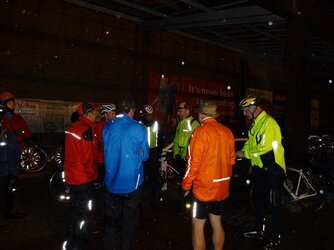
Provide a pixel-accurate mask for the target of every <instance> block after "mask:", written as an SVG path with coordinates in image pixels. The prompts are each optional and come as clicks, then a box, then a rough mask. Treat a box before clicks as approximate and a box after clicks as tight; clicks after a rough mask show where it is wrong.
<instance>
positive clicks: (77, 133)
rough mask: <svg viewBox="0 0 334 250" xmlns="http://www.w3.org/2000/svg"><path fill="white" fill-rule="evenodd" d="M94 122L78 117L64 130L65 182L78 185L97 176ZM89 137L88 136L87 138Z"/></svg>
mask: <svg viewBox="0 0 334 250" xmlns="http://www.w3.org/2000/svg"><path fill="white" fill-rule="evenodd" d="M94 126H95V124H94V122H92V121H91V120H89V119H87V118H85V117H80V119H79V120H78V121H76V122H75V123H73V124H72V125H71V126H70V127H69V128H68V129H67V131H66V132H65V133H66V140H65V159H64V171H65V180H66V183H68V184H70V185H80V184H84V183H87V182H91V181H94V180H96V179H97V178H98V174H99V173H98V167H97V150H98V149H97V136H96V133H95V127H94ZM89 137H90V138H89Z"/></svg>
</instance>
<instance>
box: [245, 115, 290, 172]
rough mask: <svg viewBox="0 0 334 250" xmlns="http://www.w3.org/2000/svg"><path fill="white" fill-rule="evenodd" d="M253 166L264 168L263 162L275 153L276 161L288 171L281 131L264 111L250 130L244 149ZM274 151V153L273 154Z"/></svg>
mask: <svg viewBox="0 0 334 250" xmlns="http://www.w3.org/2000/svg"><path fill="white" fill-rule="evenodd" d="M242 151H243V152H244V156H245V158H247V159H250V160H251V165H252V166H258V167H260V168H263V161H264V159H265V158H268V157H267V156H270V154H271V153H272V152H273V154H274V157H273V158H274V159H273V161H275V162H276V163H277V164H278V165H279V166H280V167H281V168H282V169H283V170H284V172H285V171H286V167H285V160H284V148H283V146H282V135H281V129H280V127H279V125H278V124H277V122H276V121H275V119H274V118H272V117H271V116H270V115H268V114H267V113H266V112H265V111H262V112H261V113H260V114H259V115H258V116H257V117H256V119H255V121H254V122H253V124H252V125H251V127H250V129H249V130H248V140H247V141H246V143H245V145H244V147H243V148H242ZM271 151H272V152H271Z"/></svg>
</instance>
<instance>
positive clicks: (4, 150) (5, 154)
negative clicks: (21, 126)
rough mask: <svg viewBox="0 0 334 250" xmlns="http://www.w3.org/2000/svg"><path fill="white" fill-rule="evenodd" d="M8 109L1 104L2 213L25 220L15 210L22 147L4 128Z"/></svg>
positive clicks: (11, 217)
mask: <svg viewBox="0 0 334 250" xmlns="http://www.w3.org/2000/svg"><path fill="white" fill-rule="evenodd" d="M5 113H6V108H5V107H4V106H2V105H1V104H0V211H1V215H2V216H3V217H5V218H7V219H18V218H24V217H25V216H26V214H25V213H22V212H17V211H15V210H14V194H15V190H16V182H17V179H18V174H19V166H20V145H19V142H18V140H17V138H16V134H15V133H13V132H11V131H9V130H7V129H6V128H4V127H3V126H2V123H3V116H4V115H5Z"/></svg>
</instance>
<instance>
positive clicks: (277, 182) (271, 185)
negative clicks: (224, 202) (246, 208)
mask: <svg viewBox="0 0 334 250" xmlns="http://www.w3.org/2000/svg"><path fill="white" fill-rule="evenodd" d="M272 167H275V168H274V171H273V168H271V167H270V168H267V167H266V169H267V170H264V169H261V168H259V167H257V166H255V167H253V169H252V177H253V183H254V189H253V192H254V196H253V198H254V206H255V215H256V230H263V225H264V219H265V216H266V214H267V213H268V212H269V213H270V214H271V215H272V217H271V221H272V224H271V235H272V237H273V238H276V237H278V236H279V235H280V231H281V205H282V195H283V188H284V187H283V181H284V171H283V169H282V168H281V167H280V166H278V165H275V163H274V164H273V166H272Z"/></svg>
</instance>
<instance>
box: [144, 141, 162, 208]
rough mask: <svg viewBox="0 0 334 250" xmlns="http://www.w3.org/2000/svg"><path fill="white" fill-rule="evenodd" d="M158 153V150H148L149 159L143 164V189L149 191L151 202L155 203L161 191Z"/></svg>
mask: <svg viewBox="0 0 334 250" xmlns="http://www.w3.org/2000/svg"><path fill="white" fill-rule="evenodd" d="M159 157H160V152H159V149H158V148H152V149H150V158H149V159H148V160H147V161H146V162H144V171H145V187H146V188H148V189H149V190H150V193H151V197H150V198H151V200H152V201H155V200H157V199H158V198H159V194H160V191H161V186H160V181H159V168H160V162H159Z"/></svg>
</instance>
